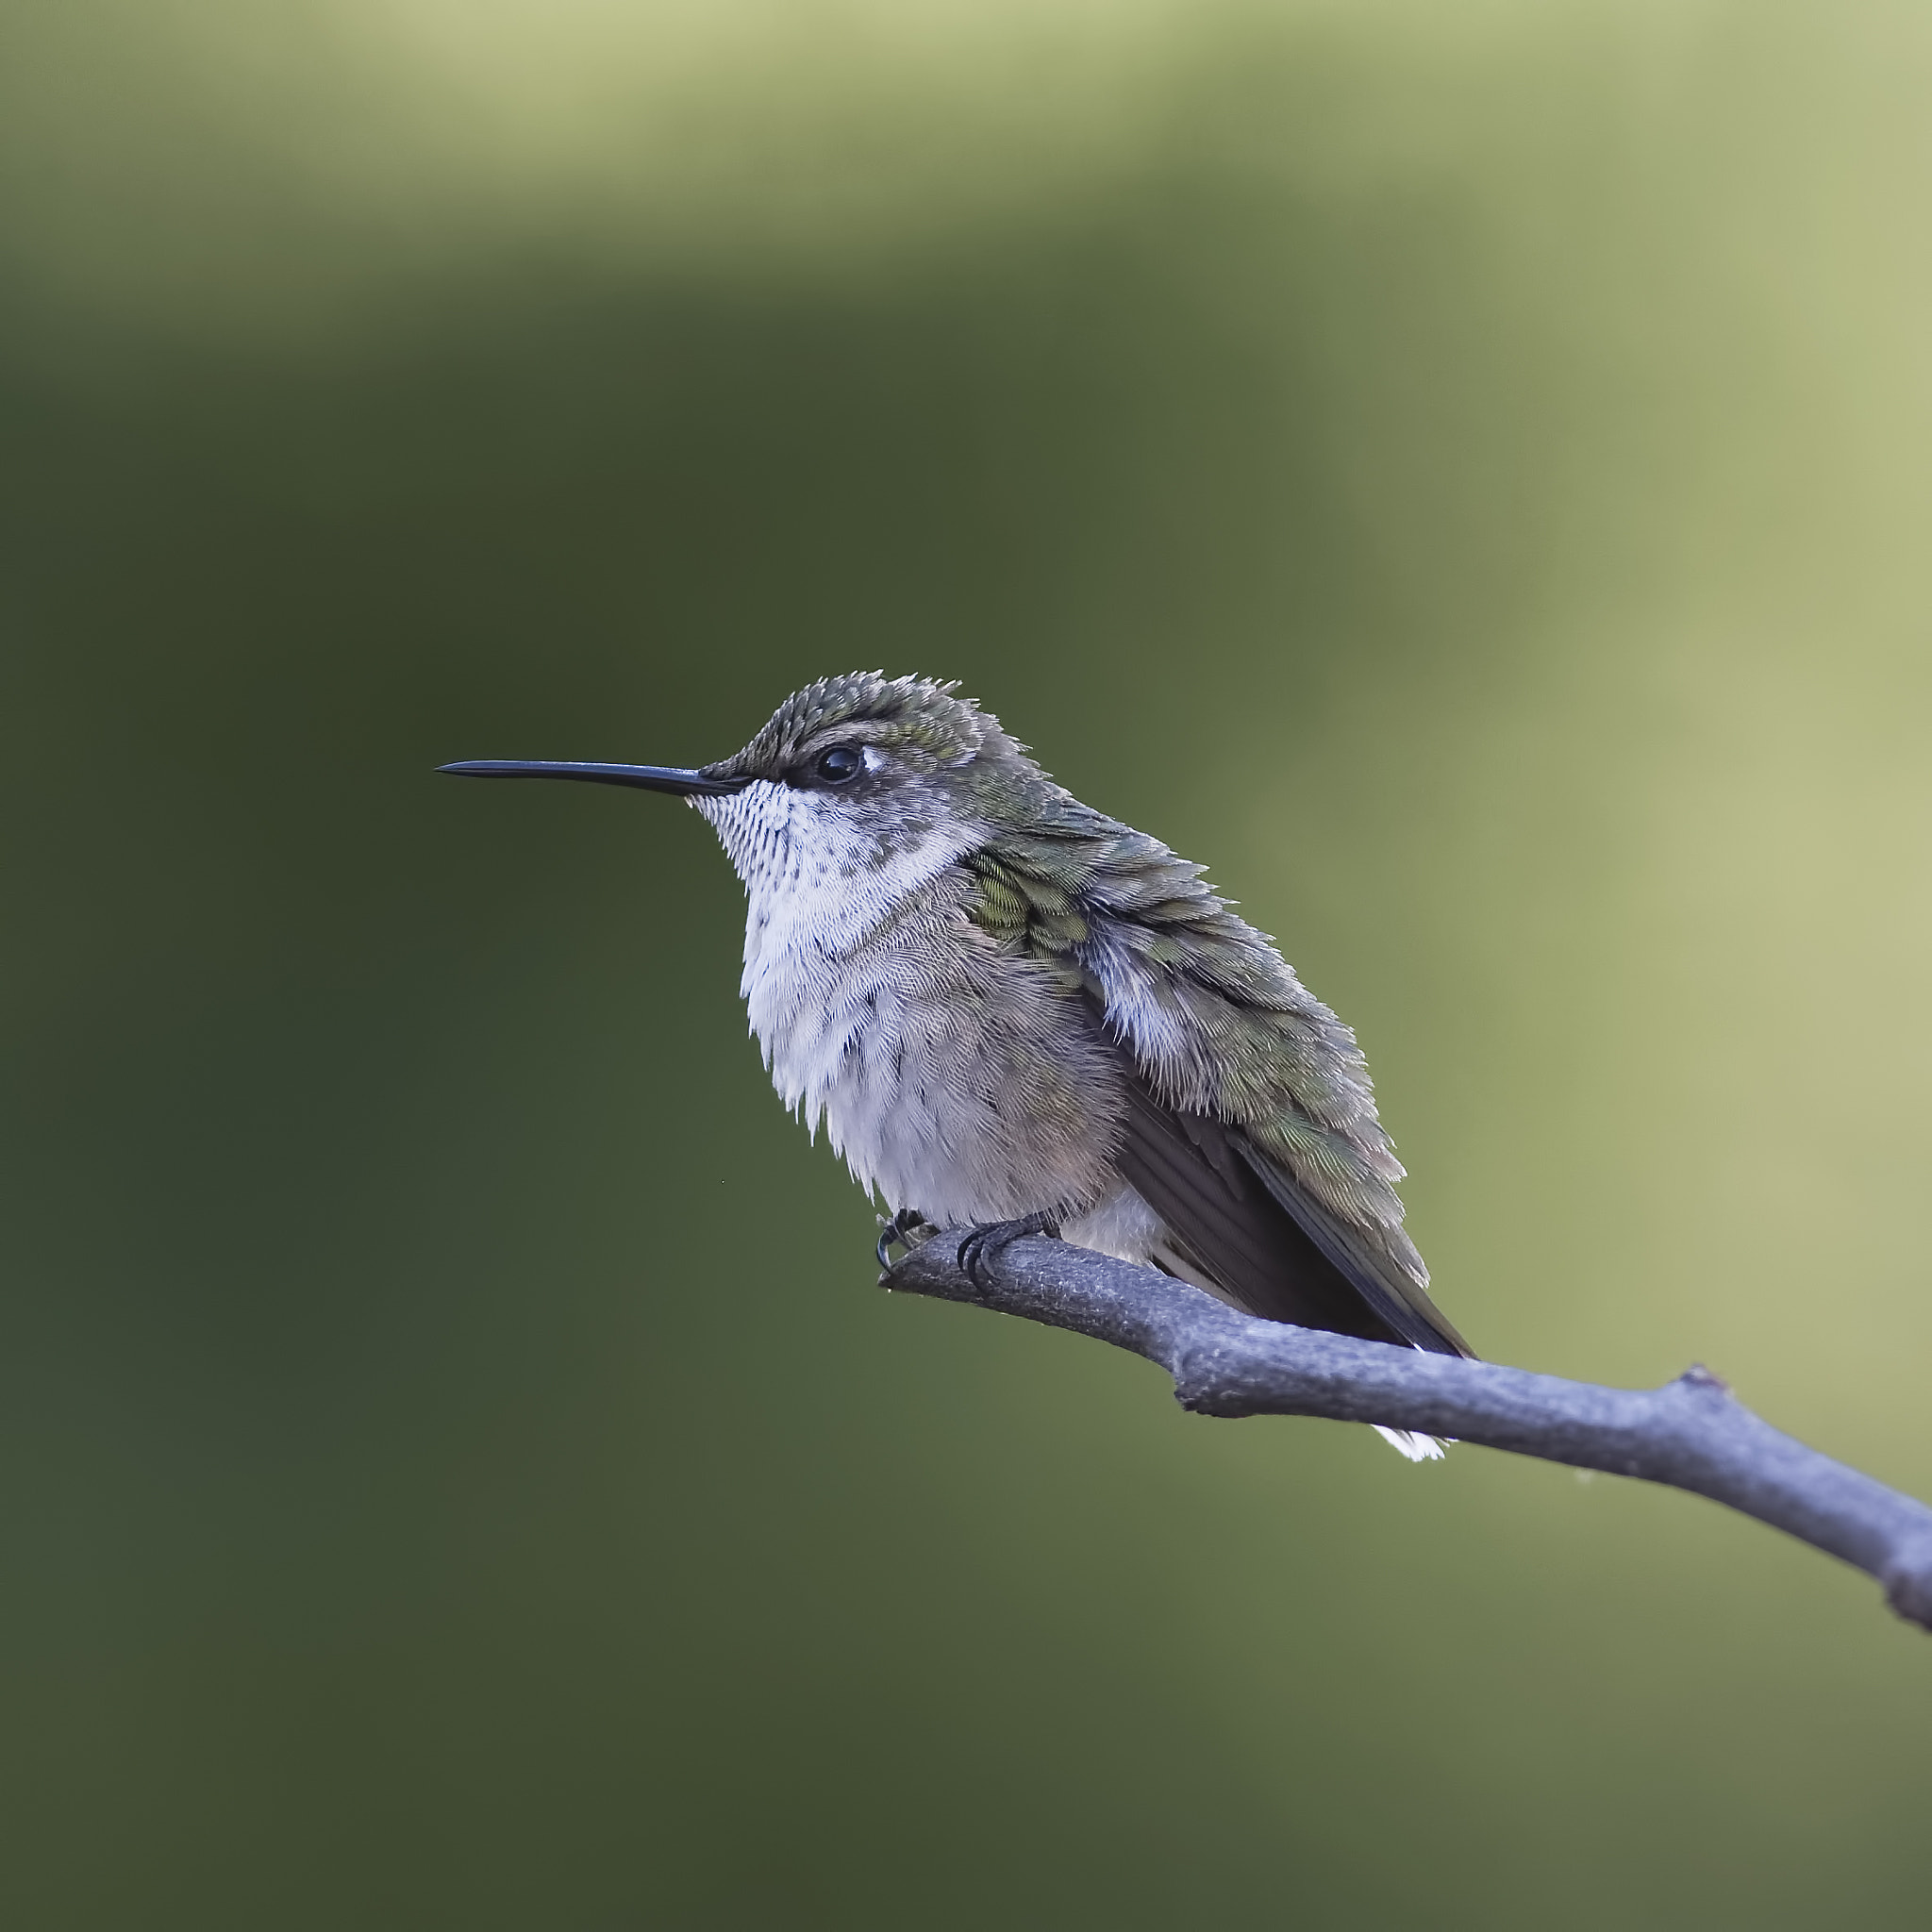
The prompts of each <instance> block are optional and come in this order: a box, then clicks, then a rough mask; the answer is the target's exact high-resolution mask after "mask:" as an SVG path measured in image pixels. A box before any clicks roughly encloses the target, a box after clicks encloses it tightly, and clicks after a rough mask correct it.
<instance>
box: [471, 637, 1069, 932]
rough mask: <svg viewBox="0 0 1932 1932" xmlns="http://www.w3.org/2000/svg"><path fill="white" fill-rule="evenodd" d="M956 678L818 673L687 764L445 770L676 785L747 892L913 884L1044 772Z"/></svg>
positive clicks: (1002, 813) (967, 845)
mask: <svg viewBox="0 0 1932 1932" xmlns="http://www.w3.org/2000/svg"><path fill="white" fill-rule="evenodd" d="M955 690H956V688H955V687H954V686H953V685H951V684H941V683H938V682H935V681H934V680H933V679H931V678H925V677H887V676H886V675H884V674H883V673H881V672H875V671H860V672H852V673H848V674H847V675H843V676H840V677H824V678H821V679H819V681H818V682H817V683H816V684H808V685H807V686H806V687H805V689H804V690H803V691H794V692H793V693H792V695H791V697H789V698H787V699H786V700H785V702H784V703H783V704H782V705H780V706H779V707H778V708H777V709H776V710H775V711H774V713H773V714H772V716H771V718H770V720H769V721H768V722H767V723H766V724H765V725H764V727H763V728H762V729H761V730H760V731H759V732H758V735H757V736H756V737H755V738H753V739H752V741H751V742H750V743H749V744H747V745H745V747H744V748H743V749H742V750H741V751H738V752H734V753H733V754H732V755H731V756H730V757H729V758H721V759H719V760H718V761H717V762H716V763H715V764H709V765H702V766H698V767H696V768H695V769H686V768H683V767H676V766H664V765H611V764H559V763H551V762H544V761H531V760H483V761H477V762H473V763H467V764H457V765H444V766H443V767H442V768H441V769H442V770H443V771H445V772H451V773H454V774H458V776H464V777H491V778H494V777H503V778H570V779H577V780H582V781H587V782H589V783H591V784H602V785H628V786H634V787H637V788H639V789H641V790H645V791H669V792H673V793H675V794H679V795H682V796H683V797H684V798H685V799H686V801H687V802H688V803H689V804H691V806H693V807H694V808H696V809H697V810H698V811H700V812H701V813H703V815H704V816H705V817H706V818H707V819H708V820H709V821H710V823H711V824H712V825H713V826H714V827H715V828H716V830H717V833H718V836H719V838H720V839H721V840H722V841H723V842H724V849H725V851H726V853H727V854H728V855H729V856H730V858H731V861H732V864H733V865H734V866H735V867H736V868H737V871H738V874H739V876H740V877H741V879H743V881H744V882H745V885H746V887H747V888H748V889H749V890H750V891H752V893H753V896H754V898H758V897H759V896H760V895H761V894H773V893H783V892H785V891H788V890H791V891H803V892H808V891H812V890H813V889H816V888H825V889H829V888H833V887H835V886H836V885H838V884H839V883H840V882H844V883H845V885H846V888H847V890H848V891H849V890H850V886H851V883H852V882H854V881H857V880H860V879H867V880H870V881H871V883H872V885H873V887H874V889H875V890H876V889H883V888H885V887H887V886H888V885H889V884H891V885H901V886H903V889H908V890H909V888H910V887H911V886H912V885H915V884H917V883H918V882H919V881H920V880H921V879H922V878H924V877H928V876H930V875H931V874H933V873H935V872H937V871H938V870H939V869H940V868H941V867H942V866H944V865H947V864H950V863H951V862H952V860H953V859H955V858H958V857H959V856H960V854H962V853H964V852H967V851H970V850H972V849H973V847H974V846H975V845H976V844H979V843H981V842H983V841H984V840H985V839H986V838H987V837H988V836H989V829H990V825H991V824H993V823H997V822H1000V821H1009V820H1010V817H1011V805H1012V803H1013V802H1014V801H1016V800H1017V799H1018V798H1019V797H1022V796H1024V794H1025V793H1026V792H1028V791H1030V790H1031V789H1032V788H1033V787H1035V786H1039V785H1041V784H1044V783H1046V782H1047V781H1045V780H1044V778H1043V774H1041V772H1040V769H1039V767H1038V766H1037V765H1035V764H1034V763H1033V761H1032V759H1031V758H1028V757H1027V756H1026V753H1025V748H1024V746H1022V745H1020V744H1019V743H1017V742H1016V741H1014V740H1013V739H1011V738H1009V737H1008V735H1007V733H1006V732H1005V731H1004V730H1002V729H1001V728H1000V724H999V721H998V719H996V718H994V717H992V716H991V714H990V713H988V712H985V711H982V710H981V709H980V708H978V706H977V705H975V704H974V703H973V702H972V700H971V699H968V698H961V697H958V696H957V695H955ZM996 801H998V802H996ZM1000 803H1005V804H1006V806H1007V808H1006V809H1004V810H1003V809H1001V808H1000Z"/></svg>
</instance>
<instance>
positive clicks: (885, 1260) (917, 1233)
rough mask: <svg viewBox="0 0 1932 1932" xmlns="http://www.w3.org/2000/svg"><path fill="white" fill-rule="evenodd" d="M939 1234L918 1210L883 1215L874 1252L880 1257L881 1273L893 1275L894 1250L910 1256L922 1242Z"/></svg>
mask: <svg viewBox="0 0 1932 1932" xmlns="http://www.w3.org/2000/svg"><path fill="white" fill-rule="evenodd" d="M922 1230H923V1232H922ZM937 1233H939V1229H938V1228H936V1227H935V1226H934V1225H933V1224H932V1223H931V1222H929V1221H928V1220H927V1219H926V1218H925V1216H924V1214H922V1213H921V1212H920V1211H919V1209H918V1208H900V1210H899V1211H898V1213H896V1214H892V1215H886V1214H881V1215H880V1216H879V1244H878V1246H877V1247H876V1248H874V1250H873V1252H874V1254H875V1255H877V1256H878V1257H879V1268H880V1271H881V1272H882V1273H883V1274H891V1268H892V1256H891V1251H892V1249H894V1248H904V1249H905V1250H906V1252H907V1253H908V1255H909V1254H910V1253H911V1252H912V1250H913V1249H914V1248H916V1247H917V1246H918V1245H919V1244H920V1242H921V1241H924V1240H925V1239H926V1238H927V1237H928V1236H930V1235H936V1234H937Z"/></svg>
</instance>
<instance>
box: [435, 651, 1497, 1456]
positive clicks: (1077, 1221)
mask: <svg viewBox="0 0 1932 1932" xmlns="http://www.w3.org/2000/svg"><path fill="white" fill-rule="evenodd" d="M956 689H957V688H956V687H955V686H953V685H951V684H939V683H935V682H933V681H932V680H930V679H928V678H924V677H892V678H889V677H886V676H885V675H883V674H881V673H877V672H858V673H854V674H853V675H849V676H844V677H827V678H823V679H821V680H820V681H819V682H818V683H816V684H812V685H808V686H807V687H806V689H805V690H803V691H798V692H797V693H795V694H794V695H793V696H791V697H789V698H787V699H786V700H785V702H784V703H783V704H782V705H780V706H779V707H778V708H777V710H776V711H775V712H774V714H773V716H772V719H771V722H770V723H769V724H766V725H765V727H764V728H763V730H761V731H760V732H759V733H758V736H757V737H756V738H754V739H753V740H752V741H751V742H750V743H749V744H747V745H746V746H745V747H744V749H743V750H742V751H740V752H736V753H734V754H733V755H732V756H731V757H730V758H724V759H721V760H720V761H719V762H718V763H716V764H712V765H703V766H700V767H698V768H697V769H696V770H694V771H691V770H681V769H675V768H670V767H665V766H659V765H605V764H560V763H551V762H543V761H528V760H493V759H492V760H483V761H478V762H475V763H466V764H455V765H445V766H443V767H442V770H444V771H445V772H452V773H456V774H460V775H463V776H466V777H483V778H574V779H580V780H588V781H589V782H591V783H592V784H599V785H630V786H637V787H641V788H642V789H643V790H645V791H668V792H671V793H673V794H675V795H677V796H681V797H682V798H684V799H685V801H686V802H687V803H688V804H690V805H691V806H692V807H694V808H696V809H697V810H698V811H699V812H700V813H702V814H703V815H704V817H705V818H707V819H708V820H709V821H710V823H711V824H712V826H713V827H714V828H715V829H716V831H717V833H718V836H719V838H720V839H721V840H722V841H724V849H725V851H726V853H727V854H728V855H729V856H730V858H731V862H732V864H733V865H734V866H735V867H736V868H737V871H738V875H739V877H740V878H741V879H742V880H743V882H744V888H745V892H746V895H747V898H748V901H749V911H748V917H747V921H746V925H745V937H744V976H743V980H742V982H741V991H742V992H743V994H744V999H745V1003H746V1006H747V1007H748V1008H749V1010H750V1014H751V1024H752V1027H753V1030H754V1031H755V1032H756V1033H757V1034H758V1042H759V1044H760V1046H761V1047H762V1048H763V1050H764V1057H765V1064H766V1065H767V1066H768V1067H769V1068H770V1069H771V1074H772V1079H773V1083H774V1085H775V1086H776V1088H777V1090H778V1091H779V1093H780V1094H781V1095H782V1096H783V1098H784V1099H785V1100H786V1102H787V1103H788V1104H789V1105H790V1106H791V1108H793V1109H794V1110H795V1111H797V1112H799V1113H801V1114H802V1115H803V1116H804V1119H805V1121H806V1123H807V1124H808V1126H810V1127H811V1128H812V1129H813V1130H814V1131H816V1129H817V1127H818V1126H819V1124H820V1123H821V1122H823V1123H824V1127H825V1131H826V1134H827V1137H828V1138H829V1139H830V1141H831V1142H832V1145H833V1147H834V1149H835V1150H836V1151H837V1152H839V1153H840V1154H841V1155H843V1156H844V1158H845V1161H846V1163H847V1165H848V1166H849V1167H850V1168H851V1170H852V1173H853V1174H854V1176H855V1177H856V1178H857V1179H858V1182H859V1183H860V1185H861V1186H863V1187H866V1188H868V1189H871V1190H874V1191H876V1192H877V1193H878V1194H880V1195H881V1196H883V1198H884V1200H885V1203H886V1206H887V1208H889V1209H890V1210H891V1219H890V1220H889V1221H886V1222H885V1223H884V1226H885V1233H884V1235H883V1236H882V1238H881V1241H880V1258H881V1260H882V1261H883V1259H884V1258H885V1248H886V1245H887V1243H888V1242H889V1241H901V1240H902V1238H903V1237H907V1236H910V1235H913V1234H914V1233H915V1232H916V1231H917V1230H918V1229H919V1228H920V1227H921V1226H922V1224H929V1225H931V1226H933V1227H945V1226H953V1225H960V1224H974V1228H975V1234H974V1237H973V1238H971V1242H970V1245H971V1246H972V1247H973V1248H974V1251H975V1252H974V1254H973V1255H971V1256H969V1257H966V1258H968V1259H969V1260H982V1259H983V1257H984V1255H985V1252H986V1250H987V1247H988V1245H989V1244H991V1245H992V1246H997V1245H1000V1244H1003V1243H1004V1242H1006V1241H1010V1240H1012V1239H1014V1238H1015V1237H1016V1236H1017V1235H1018V1234H1021V1233H1025V1232H1041V1231H1044V1232H1050V1233H1058V1235H1059V1236H1060V1237H1061V1239H1063V1240H1066V1241H1074V1242H1076V1243H1078V1244H1079V1245H1080V1246H1082V1247H1088V1248H1096V1249H1098V1250H1099V1251H1100V1252H1101V1253H1102V1254H1108V1255H1116V1256H1119V1257H1122V1258H1123V1259H1124V1260H1128V1261H1141V1262H1152V1263H1153V1264H1154V1265H1155V1266H1157V1267H1158V1268H1161V1269H1164V1270H1165V1271H1166V1272H1167V1273H1169V1274H1174V1275H1178V1276H1179V1277H1180V1278H1181V1279H1183V1280H1185V1281H1191V1282H1192V1283H1194V1284H1195V1285H1196V1286H1197V1287H1200V1288H1203V1289H1206V1290H1207V1291H1208V1292H1209V1293H1210V1294H1214V1295H1217V1296H1219V1297H1220V1298H1221V1299H1222V1300H1223V1301H1224V1302H1228V1303H1231V1304H1232V1305H1233V1306H1234V1307H1239V1308H1243V1309H1246V1310H1247V1311H1248V1312H1249V1313H1250V1314H1254V1315H1260V1316H1265V1317H1268V1318H1270V1319H1272V1320H1274V1321H1280V1322H1293V1323H1297V1324H1301V1325H1302V1326H1304V1327H1309V1328H1327V1329H1332V1330H1334V1331H1336V1332H1338V1333H1340V1334H1343V1335H1358V1336H1365V1337H1368V1338H1369V1339H1371V1340H1373V1341H1389V1342H1406V1343H1407V1344H1409V1345H1410V1346H1412V1347H1415V1348H1422V1349H1431V1350H1434V1351H1436V1352H1437V1353H1439V1354H1444V1355H1468V1354H1470V1353H1471V1350H1470V1349H1469V1347H1468V1345H1467V1344H1466V1343H1465V1342H1464V1341H1463V1340H1462V1338H1461V1337H1460V1336H1459V1335H1457V1332H1456V1330H1455V1329H1454V1328H1453V1327H1451V1326H1450V1324H1449V1323H1448V1322H1447V1321H1446V1320H1444V1318H1443V1317H1442V1315H1441V1313H1440V1312H1439V1311H1438V1309H1437V1307H1436V1306H1435V1304H1434V1303H1433V1302H1432V1301H1430V1299H1429V1296H1428V1278H1429V1276H1428V1270H1427V1269H1426V1268H1425V1267H1424V1265H1423V1259H1422V1257H1421V1256H1420V1255H1418V1254H1417V1253H1416V1251H1415V1248H1414V1246H1413V1244H1412V1243H1411V1242H1410V1241H1409V1239H1408V1237H1407V1235H1406V1234H1405V1233H1404V1232H1403V1227H1402V1203H1401V1201H1400V1200H1399V1199H1398V1198H1397V1196H1396V1192H1395V1186H1394V1184H1395V1182H1396V1181H1397V1180H1399V1179H1400V1178H1401V1177H1402V1173H1403V1170H1402V1167H1401V1165H1400V1163H1399V1162H1398V1161H1397V1160H1396V1158H1395V1155H1394V1152H1393V1149H1392V1148H1391V1144H1390V1141H1389V1137H1388V1135H1387V1134H1386V1133H1385V1132H1384V1131H1383V1129H1382V1125H1381V1123H1380V1122H1379V1121H1378V1120H1377V1119H1376V1116H1375V1105H1374V1099H1373V1097H1372V1095H1371V1091H1370V1085H1369V1075H1368V1069H1367V1067H1366V1066H1365V1065H1364V1063H1363V1060H1362V1056H1361V1051H1360V1049H1359V1048H1358V1047H1357V1044H1356V1039H1355V1035H1354V1033H1353V1032H1352V1031H1351V1030H1350V1029H1349V1028H1348V1027H1347V1026H1345V1025H1343V1024H1342V1023H1341V1021H1340V1020H1339V1019H1337V1018H1336V1016H1335V1015H1334V1014H1333V1013H1332V1012H1331V1011H1330V1010H1329V1009H1328V1008H1326V1007H1324V1005H1323V1004H1322V1003H1321V1001H1320V1000H1318V999H1316V998H1315V997H1314V995H1313V994H1312V993H1310V992H1309V991H1307V989H1306V988H1305V987H1304V986H1303V985H1302V983H1301V982H1300V980H1298V979H1297V978H1296V977H1295V975H1294V971H1293V969H1292V968H1291V966H1290V965H1289V964H1288V962H1287V961H1286V960H1285V959H1284V958H1282V957H1281V955H1280V954H1279V953H1278V952H1277V951H1276V950H1275V948H1274V942H1273V941H1271V940H1270V939H1269V938H1268V937H1267V935H1266V934H1265V933H1260V932H1257V930H1256V929H1255V928H1254V927H1253V926H1251V925H1249V924H1247V922H1246V921H1245V920H1242V919H1240V918H1237V917H1236V915H1235V914H1234V913H1233V912H1232V911H1230V910H1229V909H1228V907H1227V904H1226V902H1225V901H1224V900H1223V899H1221V898H1219V897H1218V896H1217V895H1216V894H1215V892H1214V891H1212V889H1211V888H1210V887H1208V884H1207V883H1206V882H1205V881H1204V879H1203V877H1202V868H1201V867H1200V866H1198V865H1192V864H1190V863H1189V862H1188V861H1187V860H1186V859H1184V858H1176V857H1175V856H1174V853H1172V852H1171V851H1169V850H1168V848H1167V847H1166V846H1165V845H1163V844H1161V843H1160V842H1159V841H1158V840H1156V839H1150V838H1149V837H1148V836H1147V835H1146V834H1145V833H1144V832H1137V831H1135V830H1134V829H1133V827H1132V826H1130V825H1124V824H1121V823H1120V821H1119V820H1117V819H1110V818H1107V817H1105V816H1104V815H1103V814H1101V813H1100V812H1097V811H1095V810H1093V809H1092V808H1091V807H1090V806H1085V805H1082V804H1081V803H1080V801H1079V800H1078V799H1076V798H1074V796H1073V795H1072V794H1071V793H1069V792H1067V791H1063V790H1062V789H1061V788H1060V787H1059V786H1058V785H1056V784H1055V783H1054V781H1053V780H1052V779H1051V778H1050V777H1048V776H1047V774H1045V773H1044V772H1043V771H1042V770H1041V768H1040V766H1039V765H1038V764H1036V763H1035V762H1034V760H1033V759H1032V758H1029V757H1028V756H1027V753H1026V748H1025V747H1024V745H1022V744H1020V743H1018V742H1016V741H1014V740H1013V739H1011V738H1009V737H1008V735H1007V733H1006V732H1005V731H1004V730H1002V729H1001V727H1000V724H999V721H998V720H997V719H995V718H994V717H992V716H991V714H990V713H988V712H986V711H982V710H981V709H980V708H978V707H977V706H976V705H974V703H972V702H971V701H970V700H968V699H965V698H961V697H958V696H957V695H956V694H955V693H956ZM1382 1433H1383V1434H1384V1435H1385V1436H1387V1437H1388V1438H1389V1440H1390V1441H1392V1442H1393V1443H1394V1444H1395V1446H1396V1447H1397V1448H1398V1449H1400V1450H1402V1452H1403V1453H1404V1454H1405V1455H1407V1456H1408V1457H1412V1458H1416V1459H1420V1458H1422V1457H1429V1456H1435V1455H1439V1454H1441V1449H1440V1446H1439V1445H1438V1444H1437V1443H1436V1442H1435V1441H1433V1440H1432V1439H1431V1438H1429V1437H1426V1436H1414V1435H1410V1434H1408V1433H1407V1432H1405V1431H1401V1430H1394V1429H1384V1430H1383V1431H1382Z"/></svg>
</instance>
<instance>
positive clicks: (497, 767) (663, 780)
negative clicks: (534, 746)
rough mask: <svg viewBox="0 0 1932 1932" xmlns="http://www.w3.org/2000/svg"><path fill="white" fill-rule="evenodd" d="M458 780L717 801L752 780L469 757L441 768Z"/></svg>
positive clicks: (651, 768)
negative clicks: (607, 788) (563, 782)
mask: <svg viewBox="0 0 1932 1932" xmlns="http://www.w3.org/2000/svg"><path fill="white" fill-rule="evenodd" d="M436 769H437V770H438V771H439V772H448V773H450V774H453V775H454V776H456V777H458V778H575V779H576V780H577V781H578V782H579V783H580V784H585V785H632V786H635V787H636V788H637V789H638V790H639V791H670V792H675V793H676V794H677V795H678V796H679V797H683V798H690V797H691V796H693V795H694V794H695V795H698V796H702V797H706V798H715V797H718V796H720V795H722V794H723V793H724V792H727V791H743V790H744V788H745V786H747V785H748V784H750V782H751V780H750V779H748V778H708V777H706V775H705V774H704V773H702V772H686V771H682V770H680V769H679V768H678V767H677V766H675V765H579V764H567V763H564V762H562V761H560V760H558V759H554V758H469V759H466V760H465V761H464V762H463V763H461V764H457V765H438V766H437V768H436Z"/></svg>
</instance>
